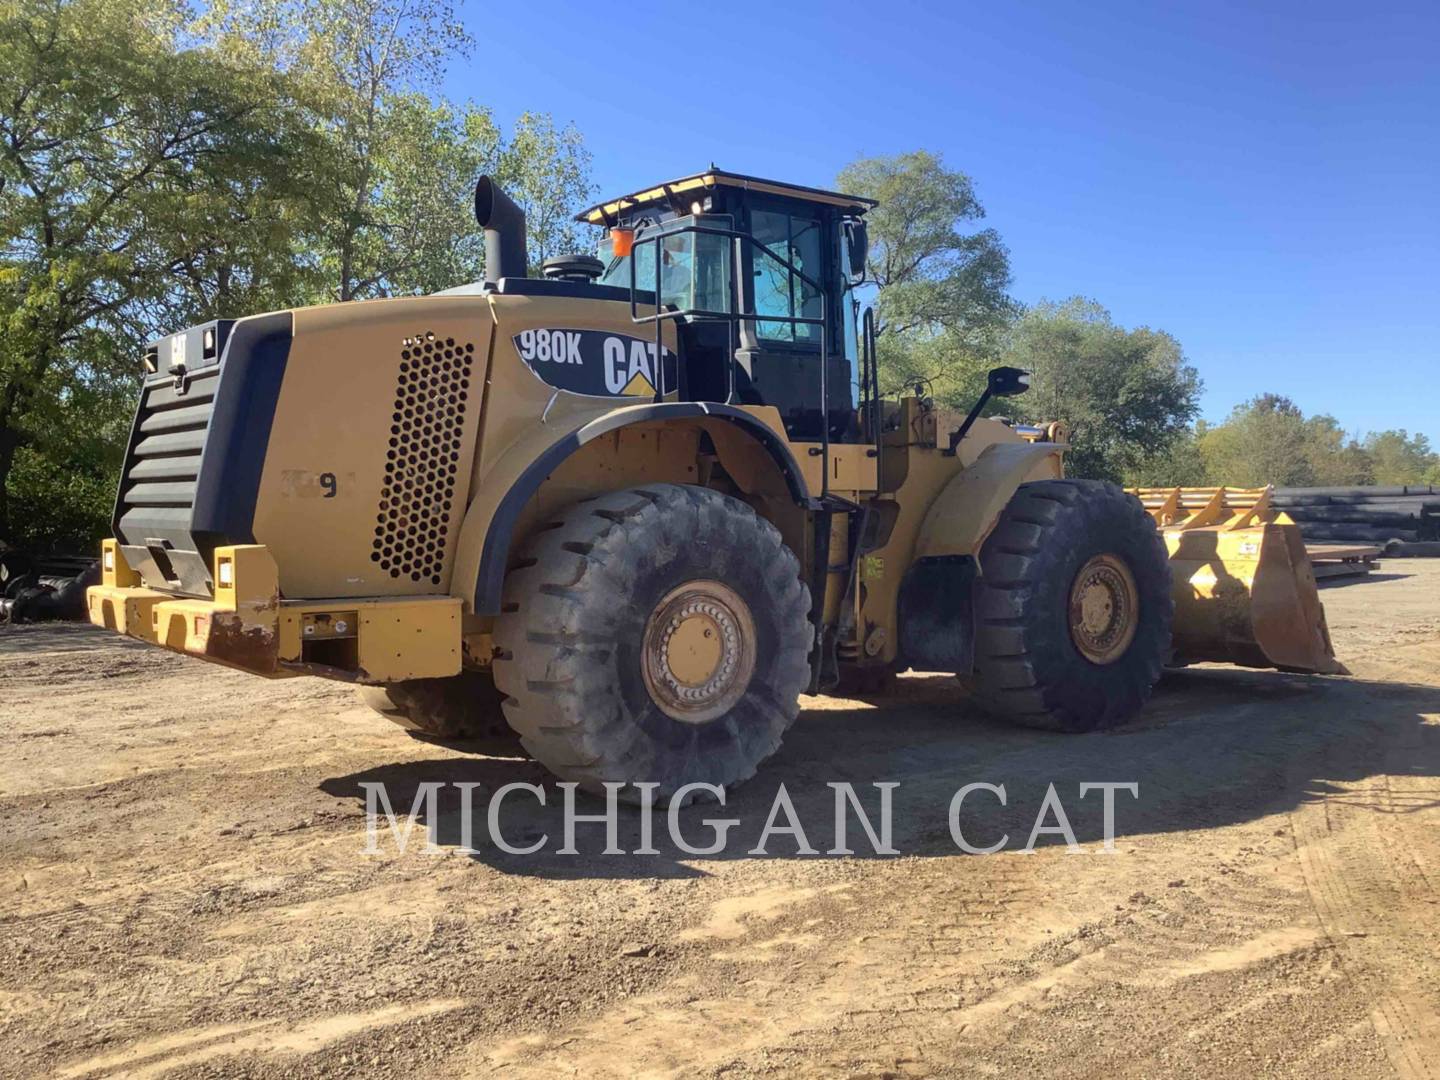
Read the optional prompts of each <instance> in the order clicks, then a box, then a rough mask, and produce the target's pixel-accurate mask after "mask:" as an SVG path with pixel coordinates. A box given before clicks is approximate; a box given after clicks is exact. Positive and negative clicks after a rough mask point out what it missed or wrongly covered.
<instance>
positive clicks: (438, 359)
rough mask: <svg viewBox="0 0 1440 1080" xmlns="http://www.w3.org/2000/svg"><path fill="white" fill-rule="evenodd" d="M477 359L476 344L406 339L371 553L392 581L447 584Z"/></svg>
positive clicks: (428, 336) (426, 337)
mask: <svg viewBox="0 0 1440 1080" xmlns="http://www.w3.org/2000/svg"><path fill="white" fill-rule="evenodd" d="M474 359H475V345H474V343H473V342H469V341H466V342H457V341H456V340H455V339H454V338H439V337H436V336H435V334H433V333H431V332H429V331H427V332H425V333H423V334H419V335H417V336H415V337H411V338H406V339H405V340H404V342H402V347H401V351H400V375H399V378H398V379H397V381H396V386H395V410H394V413H393V415H392V416H391V427H390V448H389V449H388V450H387V451H386V454H385V486H384V487H383V488H381V490H380V507H379V513H377V514H376V517H375V550H374V551H372V552H371V553H370V558H371V559H372V560H373V561H374V562H377V563H379V564H380V569H382V570H385V571H386V572H388V573H389V575H390V576H391V577H392V578H399V577H408V578H409V579H410V580H411V581H428V582H429V583H430V584H432V585H439V584H440V582H441V574H442V570H443V568H444V563H445V551H446V531H447V529H448V527H449V526H448V523H449V520H450V511H451V508H452V506H453V505H454V498H455V478H456V475H457V474H458V473H459V471H460V444H461V434H462V432H463V431H464V428H465V423H464V420H465V407H466V404H467V400H468V398H469V393H470V370H471V367H472V365H473V363H474Z"/></svg>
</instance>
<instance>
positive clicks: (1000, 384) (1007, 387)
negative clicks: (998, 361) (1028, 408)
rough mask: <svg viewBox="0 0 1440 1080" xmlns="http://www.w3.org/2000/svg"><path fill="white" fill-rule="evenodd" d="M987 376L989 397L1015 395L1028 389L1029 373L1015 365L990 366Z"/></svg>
mask: <svg viewBox="0 0 1440 1080" xmlns="http://www.w3.org/2000/svg"><path fill="white" fill-rule="evenodd" d="M988 378H989V381H988V389H989V394H990V396H991V397H1015V396H1016V395H1017V394H1023V393H1025V391H1026V390H1029V389H1030V373H1029V372H1028V371H1022V370H1021V369H1020V368H1017V367H997V368H991V369H990V374H989V377H988Z"/></svg>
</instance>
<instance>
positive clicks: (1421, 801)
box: [1290, 695, 1440, 1080]
mask: <svg viewBox="0 0 1440 1080" xmlns="http://www.w3.org/2000/svg"><path fill="white" fill-rule="evenodd" d="M1352 702H1353V704H1354V709H1353V712H1352V717H1353V719H1354V721H1355V722H1358V723H1371V722H1370V721H1368V720H1367V719H1366V718H1365V716H1364V714H1365V711H1366V709H1365V702H1364V701H1363V699H1360V698H1359V697H1358V695H1357V696H1356V697H1355V698H1352ZM1423 719H1424V718H1423V717H1419V718H1417V720H1422V721H1423ZM1371 726H1372V727H1373V728H1374V731H1375V736H1376V740H1375V744H1374V745H1375V755H1376V758H1377V761H1376V763H1375V768H1374V770H1373V773H1372V775H1371V776H1370V777H1368V778H1367V779H1365V780H1363V781H1358V782H1352V783H1347V784H1343V785H1342V784H1338V783H1337V784H1326V783H1324V782H1320V783H1317V784H1314V785H1313V787H1314V788H1315V790H1313V791H1312V793H1311V794H1310V796H1309V797H1308V798H1306V799H1305V800H1303V801H1302V802H1300V803H1299V805H1297V806H1296V807H1295V809H1294V810H1292V811H1291V814H1290V818H1291V821H1292V823H1293V826H1294V832H1295V843H1296V853H1297V856H1298V858H1299V861H1300V865H1301V868H1302V870H1303V872H1304V875H1305V884H1306V887H1307V889H1308V890H1309V893H1310V897H1311V900H1312V902H1313V903H1314V906H1315V912H1316V915H1317V916H1318V917H1319V919H1320V923H1321V926H1322V927H1323V928H1324V930H1325V932H1326V934H1327V935H1329V937H1330V938H1331V940H1333V941H1334V942H1335V943H1336V944H1337V945H1338V946H1339V947H1340V948H1341V949H1342V950H1343V952H1344V955H1345V957H1346V961H1347V962H1346V970H1347V972H1349V973H1350V975H1351V977H1352V978H1354V979H1356V980H1358V981H1361V982H1364V983H1366V984H1368V985H1369V986H1371V987H1372V993H1373V994H1374V995H1375V1005H1374V1009H1373V1012H1372V1017H1371V1018H1372V1022H1373V1023H1374V1025H1375V1029H1376V1031H1377V1033H1378V1034H1379V1035H1380V1038H1381V1041H1382V1043H1383V1045H1384V1047H1385V1049H1386V1052H1387V1054H1388V1055H1389V1058H1390V1061H1391V1064H1392V1065H1393V1066H1394V1068H1395V1070H1396V1072H1397V1073H1398V1074H1399V1075H1400V1076H1401V1077H1405V1078H1407V1080H1408V1078H1415V1080H1436V1078H1440V1009H1437V1003H1440V996H1437V986H1436V981H1435V977H1434V975H1433V974H1432V973H1431V972H1430V970H1429V969H1430V968H1431V967H1432V966H1433V958H1434V956H1435V946H1436V940H1435V929H1434V927H1435V920H1436V907H1435V905H1436V903H1437V895H1436V893H1435V890H1434V888H1433V887H1432V884H1431V882H1430V880H1429V878H1428V877H1427V875H1426V873H1425V870H1424V868H1423V866H1422V864H1421V862H1420V861H1419V859H1420V857H1419V856H1418V854H1417V851H1418V848H1417V847H1416V846H1415V845H1413V844H1411V843H1409V842H1407V841H1406V839H1405V836H1404V834H1405V832H1407V831H1408V829H1407V828H1406V826H1405V825H1403V824H1401V822H1402V820H1403V819H1404V818H1405V816H1406V815H1408V814H1410V813H1412V812H1413V811H1414V810H1416V809H1417V808H1420V807H1423V806H1425V805H1433V802H1434V798H1435V784H1436V781H1435V779H1434V778H1435V777H1436V776H1437V775H1440V738H1437V737H1433V736H1430V735H1427V729H1428V730H1429V731H1432V732H1433V733H1434V736H1440V727H1437V726H1434V725H1429V724H1425V723H1423V722H1422V723H1415V724H1409V725H1396V726H1393V727H1392V726H1385V725H1379V724H1373V723H1372V724H1371ZM1332 744H1338V740H1332ZM1347 745H1349V747H1350V748H1351V750H1352V751H1353V748H1354V743H1353V742H1351V743H1349V744H1347ZM1327 759H1328V760H1329V761H1330V763H1331V764H1332V765H1333V766H1339V765H1341V764H1342V763H1341V762H1339V761H1336V760H1335V755H1334V754H1333V753H1331V754H1328V755H1327ZM1344 764H1346V765H1348V766H1349V767H1350V768H1353V765H1352V764H1351V763H1348V762H1347V763H1344ZM1413 772H1421V773H1423V774H1425V777H1426V779H1424V780H1423V781H1422V780H1419V779H1418V778H1416V777H1413V776H1412V775H1410V774H1411V773H1413ZM1329 774H1330V775H1345V773H1344V772H1340V771H1338V770H1336V769H1332V770H1330V773H1329Z"/></svg>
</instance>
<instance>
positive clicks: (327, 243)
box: [0, 0, 1436, 550]
mask: <svg viewBox="0 0 1440 1080" xmlns="http://www.w3.org/2000/svg"><path fill="white" fill-rule="evenodd" d="M472 47H473V42H472V41H471V40H470V38H469V36H468V35H467V34H466V32H465V30H464V28H463V26H462V25H461V24H460V23H459V21H458V20H457V18H456V14H455V11H454V9H453V7H452V6H451V5H450V3H449V2H448V0H214V2H212V3H210V4H209V5H208V6H203V7H200V8H198V9H197V8H192V7H191V6H190V5H189V4H188V3H186V2H185V0H0V542H8V543H12V544H15V545H18V546H22V547H29V548H33V549H36V550H47V549H69V550H86V549H90V548H92V547H93V545H94V543H95V541H96V539H97V538H98V537H100V536H102V535H104V534H105V533H106V532H107V530H108V527H109V526H108V517H109V511H110V506H111V505H112V502H113V499H114V493H115V485H116V482H117V479H118V470H119V467H120V462H121V457H122V455H123V450H124V443H125V439H126V436H127V434H128V427H129V423H130V417H131V414H132V411H133V408H134V398H135V393H136V390H137V382H138V378H139V361H138V358H139V355H140V352H141V349H142V348H143V345H144V343H145V342H146V341H147V340H149V339H151V338H154V337H156V336H158V335H160V334H163V333H167V332H170V331H173V330H175V329H177V328H182V327H186V326H191V325H194V324H196V323H198V322H203V321H205V320H208V319H213V318H221V317H235V316H237V315H246V314H254V313H257V312H262V311H268V310H276V309H282V308H288V307H296V306H302V305H307V304H316V303H326V302H333V301H345V300H360V299H368V298H373V297H381V296H394V295H410V294H417V293H427V292H434V291H436V290H438V289H442V288H446V287H449V286H453V285H456V284H459V283H462V282H465V281H472V280H476V279H477V278H479V277H480V276H481V275H482V273H483V264H484V245H483V238H482V236H481V234H480V232H479V230H478V229H477V228H476V227H475V225H474V221H473V218H472V217H471V213H470V192H471V187H472V185H473V183H474V180H475V177H476V176H477V175H478V174H480V173H489V174H492V175H495V176H496V177H497V178H498V179H499V180H500V182H501V183H502V184H503V185H504V186H505V187H506V189H507V190H508V191H509V192H510V193H511V194H512V196H514V197H515V198H516V199H517V201H519V202H520V203H521V204H522V205H523V206H524V208H525V210H526V213H527V220H528V230H529V238H530V245H531V251H530V255H531V258H532V261H533V262H535V263H537V264H538V262H539V261H541V260H543V259H544V258H546V257H548V256H551V255H555V254H562V253H568V252H572V251H579V250H583V249H584V248H587V247H589V246H590V244H591V241H592V238H591V237H590V236H589V235H587V232H586V230H585V229H584V228H583V227H581V226H578V225H576V224H575V223H574V222H573V220H572V215H573V213H574V211H575V210H577V209H578V208H579V207H581V206H583V205H584V204H585V203H586V202H587V201H589V199H590V197H591V196H592V195H593V194H594V189H593V184H592V183H591V180H590V154H589V152H588V150H587V149H586V147H585V143H584V140H583V138H582V136H581V134H580V133H579V132H578V131H576V130H575V129H574V128H573V127H570V126H563V125H558V124H557V123H556V122H555V121H554V120H553V119H552V118H551V117H550V116H548V115H546V114H543V113H526V114H523V115H521V116H520V117H518V118H517V119H515V120H514V121H513V122H512V123H510V124H508V125H504V124H502V123H501V122H500V120H499V119H498V118H497V117H496V116H495V115H494V114H493V113H492V112H491V111H490V110H488V109H487V108H485V107H484V106H483V105H480V104H476V103H474V102H469V101H452V100H449V99H447V98H446V97H445V96H444V95H442V94H441V93H440V91H439V88H440V85H441V80H442V76H443V74H444V72H445V70H446V68H447V66H448V65H451V64H455V63H458V62H463V61H464V60H465V59H466V58H467V57H468V56H469V55H470V52H471V49H472ZM641 179H643V178H641ZM837 185H838V186H839V187H840V188H841V189H842V190H846V191H852V192H854V193H856V194H861V195H870V196H872V197H874V198H877V199H879V200H880V201H881V205H880V206H879V207H878V208H877V209H876V210H875V211H874V212H873V213H872V214H871V217H870V222H871V225H870V228H871V236H872V247H871V256H870V270H869V277H870V280H871V282H872V283H873V285H874V286H876V287H877V290H878V291H877V294H876V295H877V300H876V303H877V310H878V313H879V322H878V326H879V347H880V353H881V364H882V371H883V385H882V389H883V390H885V391H886V392H887V393H894V392H898V391H901V390H905V389H907V388H910V387H915V386H919V387H921V389H922V392H923V393H926V394H928V395H930V396H933V397H934V398H936V399H937V400H939V401H941V402H942V403H944V404H949V405H956V406H960V407H966V406H968V405H969V404H970V403H971V402H973V401H974V399H975V397H976V396H977V395H978V394H979V392H980V389H981V388H982V387H983V385H984V373H985V371H986V369H988V368H989V367H991V366H993V365H994V364H996V363H1009V364H1014V365H1015V366H1019V367H1023V368H1026V369H1028V370H1031V371H1032V372H1034V373H1035V377H1034V385H1035V389H1034V390H1033V391H1032V392H1031V394H1030V395H1028V396H1027V397H1026V398H1021V399H1011V400H1008V401H999V402H994V403H993V404H992V407H991V411H992V413H994V412H1014V411H1023V413H1024V414H1025V415H1028V416H1029V417H1031V418H1037V419H1039V418H1044V419H1053V418H1062V419H1065V420H1067V421H1068V422H1069V423H1070V424H1071V426H1072V429H1073V432H1074V450H1073V452H1072V454H1071V464H1070V468H1071V471H1072V472H1073V473H1075V474H1076V475H1082V476H1100V477H1108V478H1112V479H1117V480H1123V481H1126V482H1186V483H1200V482H1220V481H1224V482H1231V483H1251V482H1261V481H1262V480H1267V479H1268V480H1273V481H1275V482H1277V483H1305V482H1311V481H1312V480H1313V481H1314V482H1317V483H1330V482H1337V483H1338V482H1356V483H1361V482H1369V481H1372V480H1373V481H1374V482H1377V483H1398V482H1409V481H1410V480H1411V479H1412V478H1415V479H1418V478H1420V477H1426V476H1435V474H1436V457H1435V455H1434V453H1433V452H1432V451H1431V450H1430V448H1429V446H1428V444H1427V443H1426V441H1425V439H1424V437H1423V436H1420V435H1415V436H1411V435H1408V434H1406V433H1404V432H1383V433H1379V434H1376V435H1371V436H1368V437H1366V438H1364V439H1354V438H1350V437H1348V436H1346V435H1345V434H1344V432H1343V431H1342V430H1341V429H1340V426H1339V424H1338V423H1336V421H1334V420H1333V419H1331V418H1329V417H1310V418H1305V417H1302V416H1300V415H1299V411H1298V410H1297V409H1295V407H1294V406H1293V404H1291V403H1289V402H1287V401H1285V400H1284V399H1282V398H1270V397H1267V398H1264V399H1257V401H1256V402H1252V403H1250V404H1249V405H1247V406H1244V407H1242V408H1241V409H1238V410H1237V411H1236V413H1235V415H1234V416H1232V417H1231V418H1230V419H1229V420H1227V421H1226V422H1225V423H1224V424H1220V425H1215V426H1207V425H1205V424H1204V423H1203V422H1200V421H1197V415H1198V405H1197V402H1198V396H1199V393H1200V389H1201V382H1200V378H1199V376H1198V374H1197V373H1196V371H1195V368H1194V367H1193V366H1192V365H1191V364H1190V363H1189V362H1188V361H1187V360H1186V358H1185V354H1184V351H1183V349H1182V348H1181V346H1180V343H1179V342H1178V341H1176V340H1175V338H1174V337H1172V336H1171V335H1169V334H1167V333H1165V332H1164V331H1161V330H1154V329H1150V328H1143V327H1142V328H1138V329H1126V328H1124V327H1121V326H1118V325H1117V324H1116V323H1115V322H1114V320H1113V319H1112V318H1111V317H1110V316H1109V314H1108V313H1107V312H1106V311H1105V310H1104V309H1103V308H1102V307H1101V306H1100V305H1098V304H1096V303H1094V302H1093V301H1089V300H1083V299H1079V298H1075V299H1071V300H1067V301H1064V302H1060V303H1048V302H1047V303H1040V304H1036V305H1033V306H1030V307H1025V306H1023V305H1021V304H1020V303H1018V302H1017V301H1016V300H1015V299H1014V298H1013V297H1012V296H1011V295H1010V294H1009V289H1010V286H1011V273H1010V257H1009V252H1008V251H1007V249H1006V248H1005V245H1004V243H1003V242H1002V240H1001V238H1000V237H999V235H998V234H997V233H996V232H995V231H994V230H993V229H987V228H983V227H982V226H983V219H984V209H983V207H982V205H981V203H980V201H979V199H978V197H977V195H976V192H975V187H974V184H973V182H972V181H971V179H970V178H969V177H968V176H966V175H965V174H964V173H963V172H960V171H957V170H954V169H951V168H948V167H947V166H946V165H945V163H944V162H943V161H942V160H941V159H940V158H939V157H938V156H936V155H933V154H929V153H926V152H923V151H917V152H915V153H912V154H904V155H899V156H895V157H886V158H862V159H860V160H857V161H856V162H854V163H853V164H851V165H850V166H849V167H847V168H846V169H845V170H844V171H843V173H842V174H841V175H840V176H839V177H838V179H837ZM1402 477H1403V479H1399V478H1402Z"/></svg>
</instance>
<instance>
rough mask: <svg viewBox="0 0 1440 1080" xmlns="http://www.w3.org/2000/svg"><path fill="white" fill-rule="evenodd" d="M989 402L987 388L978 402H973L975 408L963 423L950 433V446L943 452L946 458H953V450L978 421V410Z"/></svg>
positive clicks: (988, 390)
mask: <svg viewBox="0 0 1440 1080" xmlns="http://www.w3.org/2000/svg"><path fill="white" fill-rule="evenodd" d="M989 400H990V387H988V386H987V387H986V388H985V392H984V393H983V394H981V395H980V400H979V401H977V402H975V407H974V408H972V409H971V410H970V412H969V414H968V415H967V416H966V417H965V422H964V423H962V424H961V425H960V426H959V427H958V428H956V429H955V430H954V431H952V432H951V433H950V446H949V447H948V448H947V449H946V451H945V454H946V456H947V457H954V456H955V448H956V447H957V446H959V445H960V440H961V439H963V438H965V434H966V433H967V432H968V431H969V430H970V428H971V426H972V425H974V423H975V421H976V420H978V419H980V410H981V409H983V408H985V403H986V402H987V401H989Z"/></svg>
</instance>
